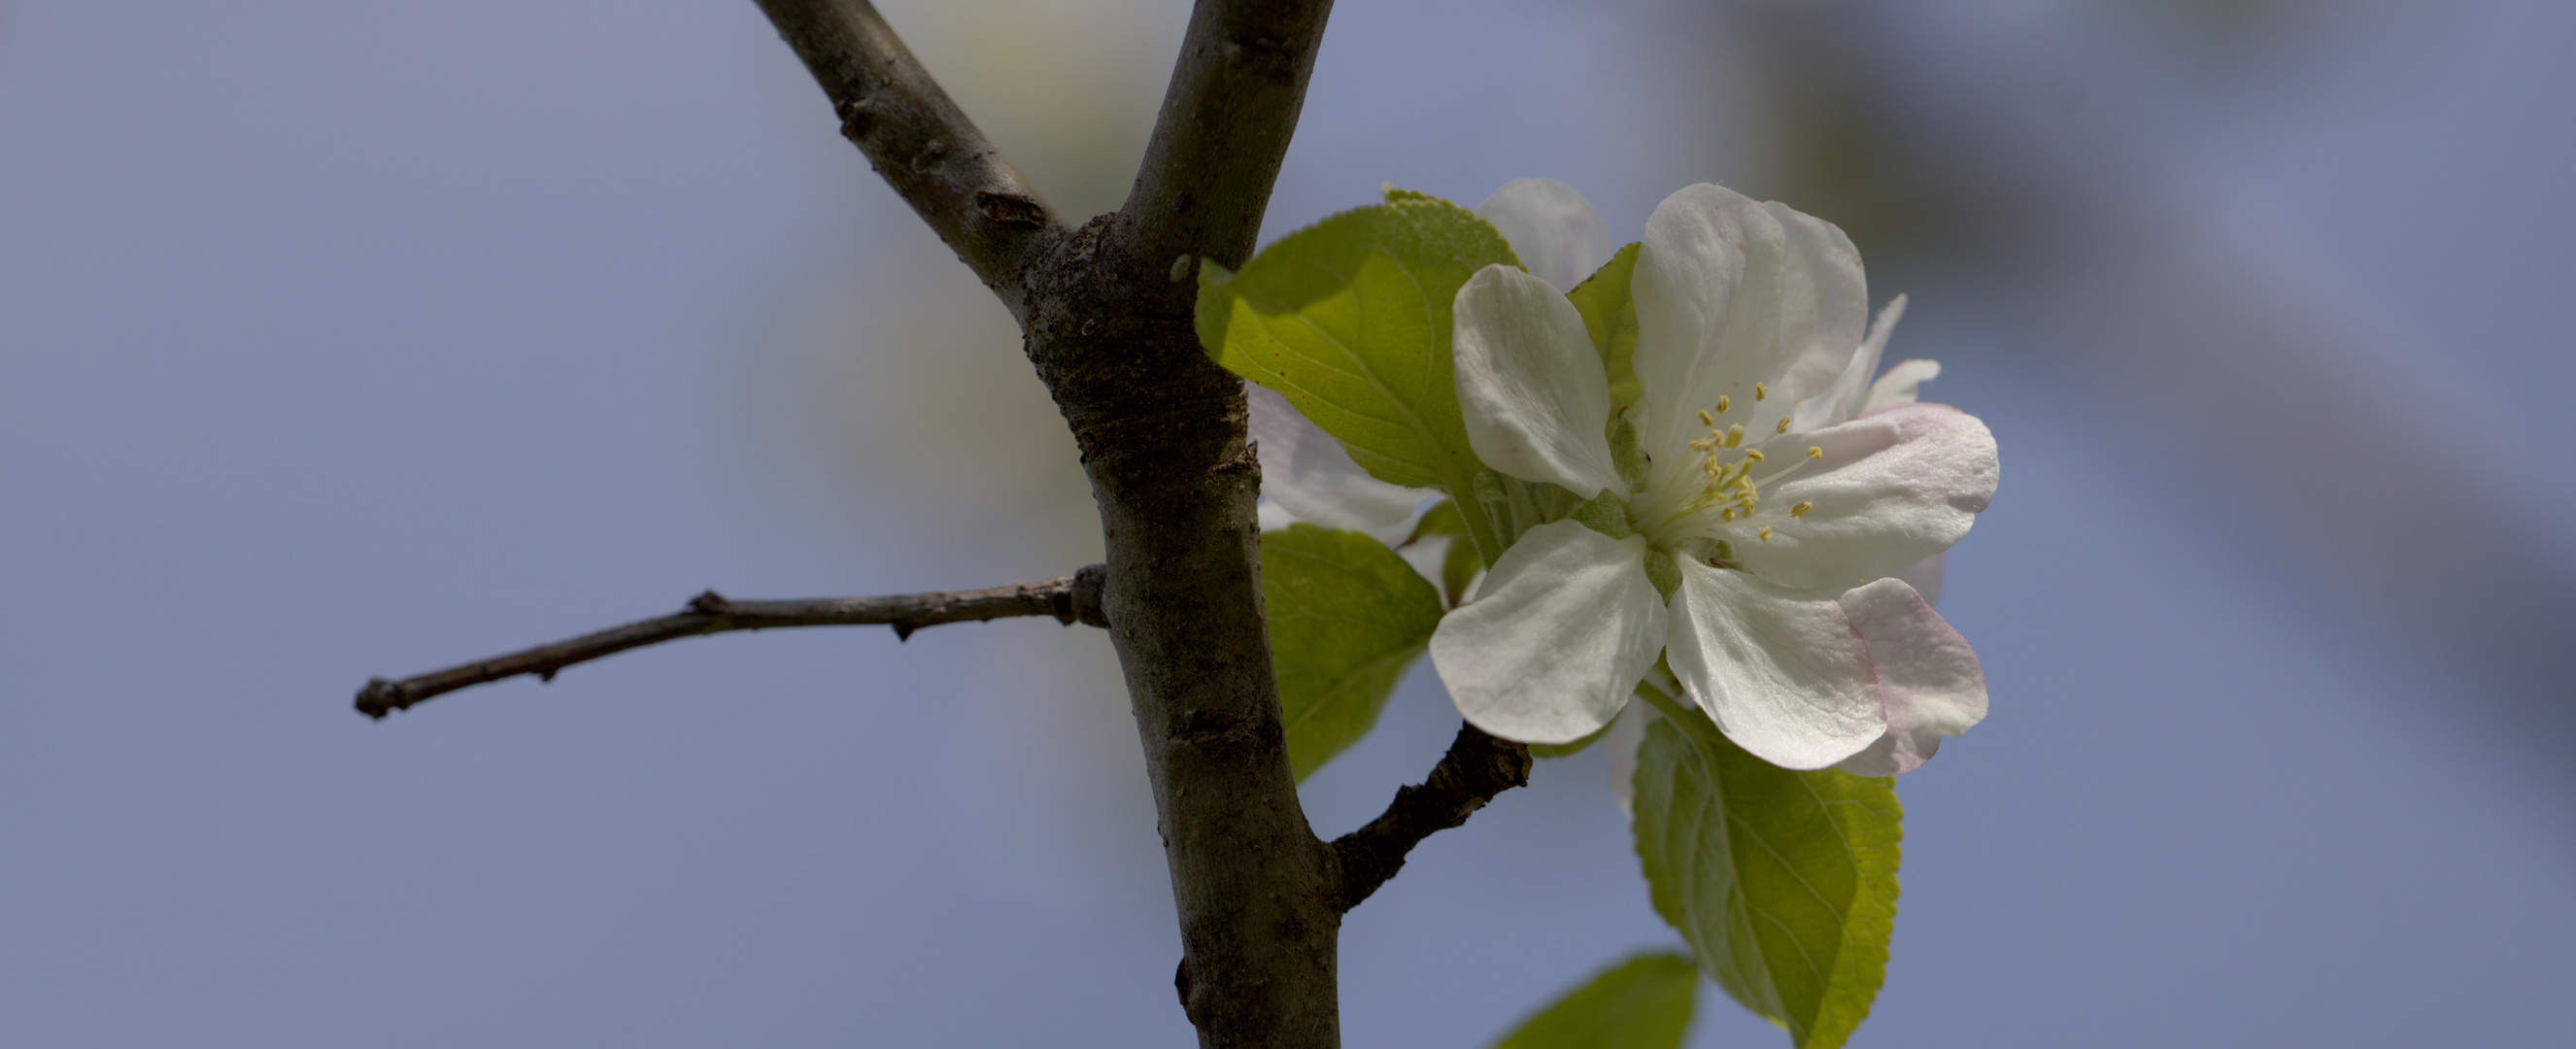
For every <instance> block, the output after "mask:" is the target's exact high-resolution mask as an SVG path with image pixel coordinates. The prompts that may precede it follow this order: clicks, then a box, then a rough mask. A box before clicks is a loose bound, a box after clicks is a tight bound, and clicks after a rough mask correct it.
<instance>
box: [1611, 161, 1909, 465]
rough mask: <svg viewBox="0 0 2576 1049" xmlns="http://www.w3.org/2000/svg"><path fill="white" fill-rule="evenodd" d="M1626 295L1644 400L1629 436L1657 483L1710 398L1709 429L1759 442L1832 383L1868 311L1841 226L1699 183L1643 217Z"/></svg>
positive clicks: (1681, 461) (1858, 339) (1687, 459)
mask: <svg viewBox="0 0 2576 1049" xmlns="http://www.w3.org/2000/svg"><path fill="white" fill-rule="evenodd" d="M1630 287H1631V288H1632V289H1634V294H1635V296H1636V303H1637V351H1636V358H1635V361H1636V369H1637V379H1638V381H1639V383H1640V384H1641V385H1643V387H1644V388H1645V393H1646V398H1645V399H1646V413H1645V414H1646V418H1645V420H1644V425H1643V427H1642V428H1641V429H1640V430H1639V432H1638V437H1639V438H1640V443H1641V446H1642V447H1644V448H1645V449H1646V451H1647V453H1648V454H1650V455H1653V456H1655V457H1656V471H1657V473H1656V477H1657V480H1656V484H1657V486H1658V487H1660V486H1661V485H1662V484H1663V483H1664V482H1665V481H1666V480H1669V476H1668V475H1673V474H1675V472H1676V471H1687V470H1689V469H1691V468H1692V466H1691V459H1692V457H1691V456H1689V455H1687V454H1682V449H1683V448H1684V447H1686V446H1687V444H1688V443H1689V441H1690V440H1691V439H1692V438H1694V437H1696V436H1698V433H1699V429H1700V427H1698V426H1697V425H1696V424H1697V423H1698V413H1699V412H1700V411H1701V410H1703V409H1711V408H1713V407H1714V406H1715V404H1716V403H1717V399H1718V398H1719V397H1720V396H1724V397H1726V398H1727V400H1728V402H1729V405H1730V411H1729V413H1728V414H1729V416H1730V418H1728V419H1725V420H1721V425H1726V424H1733V423H1741V424H1742V425H1743V426H1744V428H1745V429H1746V431H1747V432H1750V433H1756V434H1767V433H1771V432H1773V429H1774V428H1775V427H1776V426H1777V425H1778V423H1779V421H1780V420H1781V419H1783V418H1787V417H1789V416H1790V415H1791V413H1792V412H1794V411H1795V410H1796V409H1797V407H1798V404H1799V402H1800V401H1803V400H1806V399H1808V398H1811V397H1813V396H1815V395H1817V394H1820V393H1823V392H1825V391H1826V390H1828V389H1829V388H1831V387H1832V386H1833V384H1834V379H1835V378H1836V377H1837V376H1839V375H1841V374H1842V373H1843V372H1844V370H1845V369H1846V368H1847V367H1848V366H1849V365H1850V364H1851V362H1852V356H1853V352H1854V347H1857V346H1860V345H1861V344H1862V341H1863V340H1862V336H1863V334H1864V332H1863V326H1864V324H1865V323H1866V321H1867V320H1868V315H1869V299H1868V291H1867V284H1866V280H1865V278H1864V276H1863V274H1862V271H1861V264H1860V253H1859V252H1858V251H1857V250H1855V249H1853V247H1852V244H1851V239H1850V238H1848V237H1845V236H1844V235H1843V232H1842V231H1841V230H1840V229H1837V228H1835V227H1834V225H1833V224H1832V223H1829V222H1825V221H1823V220H1821V219H1817V218H1813V217H1811V216H1807V215H1803V214H1800V213H1798V212H1797V211H1795V210H1793V209H1791V208H1789V207H1788V206H1786V205H1783V204H1756V203H1754V202H1753V201H1751V200H1748V199H1746V198H1745V197H1743V196H1742V195H1740V194H1737V193H1734V192H1732V191H1730V190H1726V189H1722V188H1719V187H1717V186H1710V185H1705V184H1703V185H1698V186H1691V187H1689V188H1686V189H1684V190H1682V191H1681V192H1679V193H1675V194H1673V195H1672V196H1670V197H1667V198H1665V199H1664V202H1663V203H1662V204H1661V205H1659V206H1657V207H1656V208H1655V214H1654V216H1653V217H1652V218H1649V219H1647V220H1646V237H1645V241H1644V244H1643V246H1642V247H1640V248H1639V249H1638V255H1637V271H1636V275H1635V276H1634V277H1633V278H1632V280H1631V284H1630Z"/></svg>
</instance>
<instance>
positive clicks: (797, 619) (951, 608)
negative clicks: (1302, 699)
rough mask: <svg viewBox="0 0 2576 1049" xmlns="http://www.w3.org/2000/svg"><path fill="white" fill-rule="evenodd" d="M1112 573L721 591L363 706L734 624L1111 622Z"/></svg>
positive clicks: (451, 671)
mask: <svg viewBox="0 0 2576 1049" xmlns="http://www.w3.org/2000/svg"><path fill="white" fill-rule="evenodd" d="M1106 575H1107V572H1106V570H1104V569H1103V568H1102V567H1101V566H1099V565H1092V566H1090V567H1088V568H1085V569H1083V570H1082V571H1080V572H1076V573H1074V574H1072V575H1068V576H1057V577H1055V578H1053V579H1047V580H1041V581H1039V582H1035V583H1014V584H1012V585H1010V586H996V587H988V588H986V589H982V590H934V591H931V592H930V593H927V594H896V595H893V596H890V597H827V598H814V599H809V600H799V601H736V600H733V599H731V598H728V597H725V596H724V595H722V594H718V593H716V592H715V591H713V590H709V591H707V592H706V593H703V594H699V595H698V596H697V597H695V598H692V599H691V600H690V601H689V610H688V611H686V612H681V613H678V614H676V615H667V616H663V617H661V618H659V619H647V620H644V621H642V622H636V623H628V624H626V625H625V626H620V627H611V628H609V629H606V630H602V631H599V632H597V633H591V634H583V635H582V636H580V637H576V638H573V639H572V640H570V641H559V642H556V643H554V644H551V645H540V646H538V647H536V648H531V649H528V650H527V651H524V652H513V653H511V654H509V655H506V656H501V657H498V658H494V659H486V660H483V661H481V662H476V663H467V664H464V665H463V666H455V667H449V668H447V669H445V670H441V671H438V672H436V673H431V674H422V675H420V676H418V677H409V678H404V679H402V680H400V681H387V680H385V679H383V678H375V679H373V680H370V681H368V682H367V687H365V688H362V689H359V690H358V712H359V713H361V714H365V715H367V716H368V717H371V718H382V717H384V716H385V715H386V714H389V713H392V712H394V711H397V710H401V709H403V708H405V707H409V706H411V705H412V704H414V703H418V702H420V701H422V700H425V699H428V698H430V697H432V696H438V695H443V694H446V693H449V692H454V691H456V690H457V689H460V688H465V687H467V686H471V685H480V684H483V683H485V682H487V681H499V680H501V679H503V678H510V677H517V676H519V675H521V674H535V675H537V678H538V679H539V680H542V681H552V680H554V676H555V672H556V671H559V670H562V669H563V668H565V667H568V666H571V665H573V664H575V663H586V662H589V661H591V660H594V659H598V658H600V657H602V656H611V655H615V654H617V653H619V652H623V651H626V650H627V649H630V648H642V647H644V646H645V645H655V644H660V643H662V642H664V641H676V640H678V639H680V638H684V637H696V636H698V635H700V634H721V633H724V632H726V631H728V630H767V629H771V628H776V627H798V626H891V627H893V628H894V632H895V636H896V637H898V638H906V637H911V636H912V632H913V631H915V630H918V629H921V628H922V627H926V626H936V625H938V624H941V623H963V622H968V621H974V622H983V621H986V620H992V619H1002V618H1006V617H1010V616H1054V617H1056V619H1058V620H1059V621H1062V622H1063V623H1064V624H1065V625H1067V626H1071V625H1073V624H1074V623H1077V622H1080V623H1089V624H1091V625H1093V626H1107V625H1109V621H1108V619H1107V618H1105V617H1104V616H1103V615H1102V614H1101V611H1100V584H1101V580H1102V579H1103V578H1104V577H1105V576H1106Z"/></svg>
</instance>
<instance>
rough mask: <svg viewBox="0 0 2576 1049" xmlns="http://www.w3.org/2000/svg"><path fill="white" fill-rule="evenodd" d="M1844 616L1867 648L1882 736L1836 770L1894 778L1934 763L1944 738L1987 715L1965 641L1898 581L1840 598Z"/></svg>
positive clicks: (1982, 685)
mask: <svg viewBox="0 0 2576 1049" xmlns="http://www.w3.org/2000/svg"><path fill="white" fill-rule="evenodd" d="M1841 604H1842V607H1843V614H1844V615H1846V616H1849V617H1850V618H1851V624H1852V627H1853V629H1855V630H1858V631H1859V632H1860V636H1861V640H1862V641H1865V642H1867V643H1868V644H1869V658H1870V663H1871V664H1872V665H1874V666H1876V667H1877V668H1878V688H1879V694H1880V695H1881V696H1883V697H1885V699H1886V701H1887V734H1886V735H1885V736H1882V737H1880V738H1879V739H1878V741H1877V742H1874V743H1872V744H1870V746H1869V749H1867V750H1863V751H1861V752H1860V753H1858V754H1855V755H1852V756H1851V757H1850V758H1849V759H1847V760H1845V761H1843V762H1842V764H1841V765H1840V766H1839V767H1840V768H1841V769H1842V770H1843V771H1845V772H1849V773H1851V774H1853V775H1856V776H1893V775H1896V774H1897V773H1900V772H1911V771H1913V770H1914V769H1915V768H1917V767H1919V766H1921V765H1922V764H1923V763H1924V762H1926V761H1930V760H1932V754H1933V752H1934V751H1936V750H1939V749H1940V747H1941V738H1942V737H1944V736H1956V735H1958V734H1960V733H1962V732H1966V731H1968V728H1969V727H1970V726H1972V725H1975V724H1976V723H1977V722H1979V721H1983V720H1985V717H1986V673H1985V670H1984V669H1983V668H1981V667H1979V666H1978V665H1977V653H1976V652H1975V650H1973V649H1970V648H1969V647H1968V642H1967V639H1965V638H1962V637H1960V636H1959V632H1958V631H1956V630H1952V629H1950V624H1949V623H1947V622H1944V621H1942V619H1941V616H1940V614H1939V613H1936V612H1934V611H1932V606H1931V605H1930V604H1928V603H1926V602H1925V601H1924V600H1923V598H1922V597H1921V596H1920V595H1918V594H1916V593H1915V592H1914V588H1913V587H1910V586H1907V585H1905V583H1904V581H1902V580H1898V579H1881V580H1879V581H1877V582H1875V583H1871V584H1869V585H1868V586H1864V587H1861V588H1859V589H1856V590H1853V591H1851V592H1850V593H1847V594H1844V595H1843V596H1842V601H1841Z"/></svg>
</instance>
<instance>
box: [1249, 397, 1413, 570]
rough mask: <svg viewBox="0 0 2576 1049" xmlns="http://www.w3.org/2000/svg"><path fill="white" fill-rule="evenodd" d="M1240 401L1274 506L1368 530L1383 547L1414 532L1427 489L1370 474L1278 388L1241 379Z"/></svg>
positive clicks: (1338, 525) (1305, 517) (1301, 516)
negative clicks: (1248, 415) (1246, 410)
mask: <svg viewBox="0 0 2576 1049" xmlns="http://www.w3.org/2000/svg"><path fill="white" fill-rule="evenodd" d="M1243 399H1244V403H1245V405H1246V406H1247V407H1248V408H1250V410H1251V414H1252V419H1251V431H1252V440H1253V442H1254V449H1255V451H1256V453H1257V454H1258V455H1259V456H1260V459H1261V494H1263V495H1265V496H1268V497H1270V501H1271V502H1272V503H1273V504H1275V505H1277V506H1278V507H1279V509H1281V510H1284V511H1286V512H1287V513H1288V514H1289V515H1290V516H1291V517H1293V518H1295V519H1296V520H1300V521H1306V522H1309V523H1312V524H1317V525H1322V526H1323V527H1326V528H1346V529H1349V530H1351V531H1354V532H1364V533H1367V534H1368V535H1369V537H1371V538H1373V539H1376V540H1377V541H1378V542H1381V543H1385V544H1386V545H1388V546H1394V545H1395V544H1397V543H1401V542H1403V541H1404V540H1405V537H1407V536H1410V535H1412V534H1413V516H1414V512H1415V511H1417V510H1420V509H1421V508H1422V502H1423V500H1425V499H1428V498H1430V497H1431V495H1432V494H1433V493H1432V492H1430V491H1428V490H1425V489H1421V488H1406V487H1404V486H1403V485H1398V484H1388V483H1386V482H1385V481H1381V480H1378V479H1377V478H1375V477H1371V476H1369V472H1368V471H1366V470H1363V469H1361V468H1360V464H1358V463H1355V462H1352V461H1351V453H1350V452H1348V451H1345V450H1344V449H1343V448H1342V442H1340V441H1337V440H1334V439H1333V435H1331V434H1328V433H1325V432H1324V431H1322V430H1319V429H1316V428H1315V424H1313V423H1310V422H1307V421H1306V417H1305V416H1303V415H1299V414H1297V409H1296V408H1295V407H1294V406H1291V405H1290V404H1289V403H1288V398H1285V397H1282V396H1280V395H1279V394H1278V393H1277V392H1276V391H1273V390H1271V389H1269V388H1267V387H1263V386H1260V385H1256V384H1253V383H1245V384H1244V387H1243ZM1263 527H1264V528H1265V529H1266V528H1268V527H1269V526H1268V525H1267V524H1265V525H1263ZM1280 527H1283V528H1284V527H1286V525H1285V524H1284V523H1283V524H1282V525H1281V526H1280Z"/></svg>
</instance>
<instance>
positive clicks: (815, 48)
mask: <svg viewBox="0 0 2576 1049" xmlns="http://www.w3.org/2000/svg"><path fill="white" fill-rule="evenodd" d="M759 3H760V9H761V11H762V12H764V13H766V14H768V16H769V20H770V22H771V24H773V25H775V26H777V27H778V34H779V35H780V36H782V37H785V38H786V40H787V44H788V46H790V47H792V48H795V50H796V57H798V58H800V59H803V60H804V62H805V68H806V70H808V71H809V72H811V73H813V74H814V79H815V81H816V82H817V83H820V84H821V85H822V87H823V93H824V95H826V96H828V97H829V98H830V99H831V100H832V111H833V112H834V113H836V114H838V115H839V116H840V118H841V134H842V136H843V137H845V138H848V139H849V140H850V141H851V142H852V143H854V144H856V145H857V146H858V147H859V151H860V152H861V153H864V154H866V155H867V158H868V165H869V166H870V167H872V168H875V169H876V172H877V174H879V175H881V176H884V178H885V180H886V184H887V185H890V186H892V187H894V190H895V192H896V193H899V194H901V195H902V196H903V199H904V201H905V202H906V203H909V204H911V205H912V210H913V211H914V212H916V213H918V214H919V215H920V216H921V219H922V221H924V222H927V223H929V224H930V228H931V229H932V230H933V231H935V232H937V233H938V234H939V239H941V240H943V241H946V242H948V246H949V247H950V248H951V249H953V250H955V251H956V252H957V258H958V259H959V260H960V261H963V262H964V263H966V265H967V266H968V267H970V268H972V269H973V270H974V271H975V275H976V276H977V277H981V278H983V280H984V285H985V286H986V287H989V288H991V289H993V294H995V295H998V296H1000V297H1001V299H1002V302H1003V304H1004V305H1006V306H1009V307H1010V309H1011V313H1012V315H1014V316H1018V315H1020V314H1021V313H1022V312H1023V310H1024V308H1025V305H1026V303H1027V298H1028V291H1027V285H1028V281H1027V272H1026V271H1027V270H1028V267H1029V266H1030V265H1031V264H1032V262H1033V261H1034V260H1036V259H1037V258H1038V257H1040V256H1041V255H1043V254H1045V252H1046V250H1047V248H1048V246H1049V245H1052V244H1053V243H1055V242H1056V241H1057V240H1058V239H1060V238H1061V236H1062V235H1063V233H1064V226H1063V223H1062V222H1060V221H1059V220H1058V219H1057V217H1056V214H1055V211H1054V209H1052V208H1050V207H1048V206H1047V203H1046V200H1045V198H1043V197H1040V196H1039V195H1038V191H1037V190H1036V189H1035V188H1033V187H1031V186H1030V185H1029V181H1028V178H1027V177H1026V176H1024V175H1021V174H1020V171H1019V169H1018V168H1016V167H1013V166H1012V164H1011V161H1010V158H1008V157H1005V156H1003V155H1002V151H1001V150H999V149H995V148H994V147H993V144H992V143H991V142H990V141H987V140H986V139H985V138H984V133H983V132H982V131H979V130H976V128H975V124H974V122H973V121H970V120H968V119H966V114H965V113H964V112H962V111H960V110H959V109H958V108H957V103H955V102H953V101H950V100H949V98H948V93H947V92H946V91H943V90H940V87H939V83H938V81H935V80H933V79H931V76H930V73H929V72H928V71H927V70H924V69H923V68H922V67H921V63H920V62H919V61H918V60H916V59H914V58H913V57H912V51H911V50H910V49H908V48H906V47H904V46H903V41H902V40H901V39H900V38H898V37H896V36H895V34H894V30H893V29H892V28H890V27H888V26H887V25H886V23H885V19H884V18H882V17H879V16H878V14H877V9H876V7H875V6H874V5H872V4H870V3H868V2H867V0H759Z"/></svg>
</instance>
